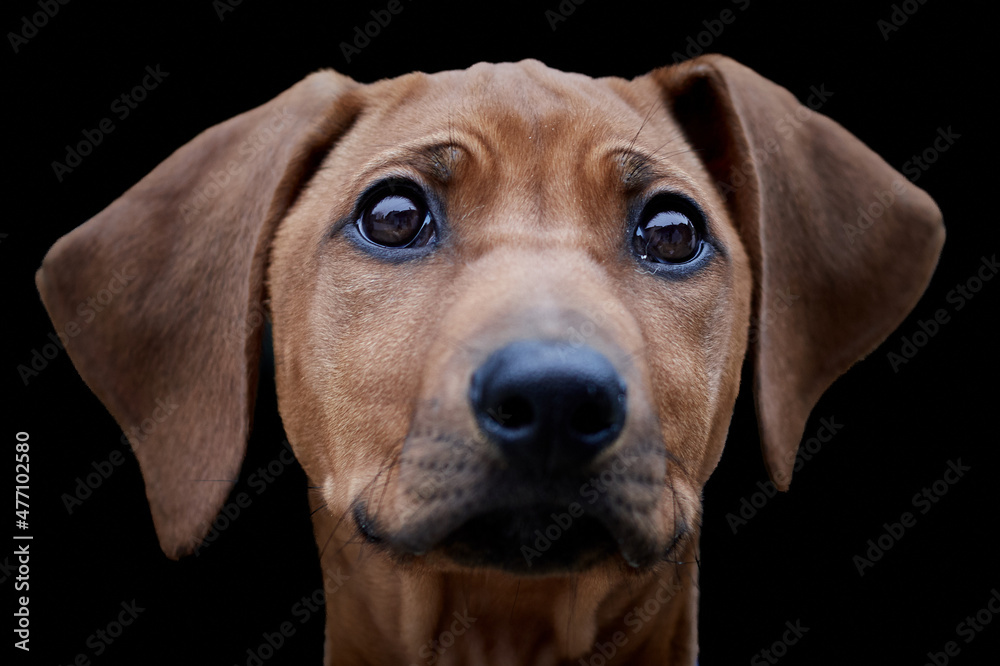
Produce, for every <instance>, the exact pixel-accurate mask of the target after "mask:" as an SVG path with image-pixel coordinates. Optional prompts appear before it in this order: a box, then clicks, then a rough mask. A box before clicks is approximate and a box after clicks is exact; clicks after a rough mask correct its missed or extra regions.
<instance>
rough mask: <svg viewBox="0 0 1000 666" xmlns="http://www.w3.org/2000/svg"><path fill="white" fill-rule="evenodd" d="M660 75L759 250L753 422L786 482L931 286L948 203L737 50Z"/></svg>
mask: <svg viewBox="0 0 1000 666" xmlns="http://www.w3.org/2000/svg"><path fill="white" fill-rule="evenodd" d="M651 76H652V77H653V78H654V79H655V80H656V81H657V83H658V84H659V85H660V86H661V87H662V89H663V91H664V93H665V101H666V103H667V105H668V107H669V108H670V110H671V111H672V113H673V114H674V115H675V117H676V118H677V120H678V121H679V122H680V124H681V125H682V127H683V128H684V132H685V134H686V135H687V138H688V140H689V141H690V142H691V143H692V144H693V147H694V148H695V149H697V150H698V151H699V155H700V156H701V159H702V160H703V162H704V164H705V166H706V167H707V169H708V171H709V172H710V174H711V175H712V177H713V178H714V179H715V181H716V185H717V187H718V189H719V190H720V192H721V193H722V195H723V196H724V197H725V198H726V204H727V207H728V209H729V212H730V214H731V216H732V218H733V220H734V222H735V224H736V225H737V227H738V230H739V233H740V236H741V238H742V240H743V243H744V245H745V246H746V249H747V252H748V253H749V255H750V260H751V263H752V266H753V272H754V282H755V284H754V309H753V311H754V319H753V320H752V325H751V328H750V344H751V349H750V353H751V354H752V358H753V363H754V396H755V400H756V405H757V421H758V424H759V428H760V435H761V446H762V448H763V453H764V459H765V462H766V464H767V469H768V472H769V473H770V476H771V479H772V480H773V481H774V483H775V485H776V486H777V487H778V488H780V489H782V490H787V488H788V484H789V482H790V481H791V475H792V467H793V465H794V462H795V453H796V451H797V449H798V445H799V440H800V439H801V438H802V432H803V430H804V429H805V424H806V420H807V419H808V417H809V412H810V411H811V410H812V408H813V406H814V405H815V404H816V402H817V401H818V400H819V397H820V395H821V394H822V393H823V391H825V390H826V388H827V387H828V386H829V385H830V384H831V383H832V382H833V380H834V379H836V378H837V377H838V376H840V375H841V374H843V373H844V372H845V371H846V370H847V369H848V368H849V367H850V366H851V365H852V364H853V363H855V362H856V361H857V360H859V359H861V358H863V357H864V356H865V355H867V354H868V353H870V352H871V351H872V350H874V349H875V347H876V346H878V344H879V343H880V342H881V341H882V340H884V339H885V338H886V336H888V335H889V333H891V332H892V330H893V329H895V328H896V326H898V325H899V324H900V322H901V321H902V320H903V318H904V317H905V316H906V314H907V313H908V312H909V311H910V310H911V309H912V308H913V307H914V306H915V305H916V303H917V300H918V299H919V298H920V295H921V294H922V293H923V291H924V289H925V288H926V286H927V283H928V281H929V280H930V276H931V273H933V271H934V266H935V265H936V263H937V258H938V254H939V253H940V251H941V246H942V244H943V242H944V226H943V225H942V222H941V212H940V211H939V210H938V208H937V206H936V205H935V204H934V201H933V200H932V199H931V198H930V197H929V196H928V195H927V193H926V192H924V191H923V190H921V189H919V188H917V187H914V186H913V185H912V184H911V183H910V182H909V181H908V180H907V179H906V178H904V177H903V176H902V175H901V174H900V173H899V172H897V171H896V170H895V169H893V168H892V167H891V166H889V165H888V164H886V162H885V161H884V160H882V158H880V157H879V156H878V155H876V154H875V153H874V152H872V151H871V150H870V149H869V148H868V147H867V146H865V145H864V144H863V143H862V142H861V141H859V140H858V139H857V138H856V137H855V136H853V135H852V134H850V133H849V132H847V131H846V130H845V129H844V128H843V127H841V126H840V125H838V124H837V123H835V122H834V121H832V120H830V119H829V118H827V117H826V116H823V115H821V114H819V113H815V112H814V111H812V110H810V109H809V108H807V107H806V106H803V105H801V104H799V102H798V101H796V99H795V97H794V96H792V94H791V93H789V92H788V91H787V90H785V89H784V88H782V87H780V86H778V85H776V84H774V83H772V82H771V81H768V80H767V79H764V78H763V77H761V76H760V75H758V74H757V73H755V72H754V71H752V70H750V69H748V68H747V67H744V66H743V65H740V64H738V63H736V62H735V61H733V60H730V59H729V58H725V57H723V56H718V55H710V56H704V57H701V58H697V59H695V60H692V61H689V62H686V63H682V64H680V65H677V66H674V67H668V68H663V69H659V70H656V71H655V72H653V73H652V74H651ZM818 102H819V100H818V99H814V100H813V103H814V104H815V103H818Z"/></svg>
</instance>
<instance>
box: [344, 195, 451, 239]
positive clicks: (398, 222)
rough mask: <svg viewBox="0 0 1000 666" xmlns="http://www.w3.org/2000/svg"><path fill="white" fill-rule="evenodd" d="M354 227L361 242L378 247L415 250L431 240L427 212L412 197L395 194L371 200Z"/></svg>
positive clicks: (420, 198) (431, 235) (421, 201)
mask: <svg viewBox="0 0 1000 666" xmlns="http://www.w3.org/2000/svg"><path fill="white" fill-rule="evenodd" d="M357 225H358V231H360V232H361V235H362V236H364V238H365V240H367V241H368V242H370V243H374V244H375V245H381V246H382V247H392V248H402V247H419V246H421V245H426V244H427V243H428V242H429V241H430V240H431V239H432V238H433V236H434V221H433V220H432V219H431V214H430V211H429V210H428V208H427V204H426V202H425V201H424V200H423V198H422V197H420V196H419V195H418V194H416V193H409V192H400V191H395V192H387V193H384V194H381V195H377V196H375V197H373V198H372V199H371V200H370V201H369V202H368V203H367V204H366V205H365V207H364V208H363V209H362V211H361V215H360V216H358V220H357Z"/></svg>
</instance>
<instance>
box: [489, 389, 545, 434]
mask: <svg viewBox="0 0 1000 666" xmlns="http://www.w3.org/2000/svg"><path fill="white" fill-rule="evenodd" d="M486 412H487V414H489V416H490V418H491V419H493V421H494V422H496V424H497V425H499V426H500V427H502V428H507V429H509V430H516V429H518V428H523V427H524V426H526V425H530V424H531V423H532V422H533V421H534V420H535V409H534V408H533V407H532V406H531V402H530V401H528V399H527V398H524V397H522V396H519V395H514V396H510V397H508V398H505V399H503V400H501V401H500V402H498V403H497V404H496V405H494V406H493V407H490V408H489V409H487V410H486Z"/></svg>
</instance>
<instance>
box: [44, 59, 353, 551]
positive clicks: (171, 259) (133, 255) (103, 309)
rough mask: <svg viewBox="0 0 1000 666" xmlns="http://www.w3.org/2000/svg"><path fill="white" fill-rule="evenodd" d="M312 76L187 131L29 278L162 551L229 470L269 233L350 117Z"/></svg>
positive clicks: (343, 91) (347, 94) (254, 357)
mask: <svg viewBox="0 0 1000 666" xmlns="http://www.w3.org/2000/svg"><path fill="white" fill-rule="evenodd" d="M357 86H358V84H357V83H355V82H354V81H352V80H351V79H349V78H347V77H345V76H341V75H340V74H337V73H336V72H332V71H322V72H318V73H316V74H313V75H311V76H309V77H308V78H306V79H304V80H303V81H301V82H299V83H298V84H296V85H295V86H294V87H292V88H290V89H289V90H287V91H285V92H284V93H282V94H281V95H279V96H278V97H276V98H275V99H273V100H272V101H270V102H268V103H267V104H264V105H263V106H260V107H258V108H256V109H253V110H251V111H248V112H246V113H244V114H241V115H239V116H236V117H235V118H232V119H230V120H228V121H226V122H223V123H221V124H219V125H216V126H215V127H212V128H211V129H209V130H206V131H205V132H203V133H201V134H200V135H198V136H197V137H195V138H194V139H193V140H192V141H191V142H189V143H188V144H186V145H184V146H183V147H181V148H180V149H179V150H177V151H176V152H175V153H174V154H172V155H171V156H170V157H168V158H167V159H166V160H164V161H163V162H162V163H161V164H160V165H159V166H157V167H156V169H154V170H153V171H152V172H151V173H150V174H149V175H147V176H146V177H145V178H143V179H142V180H141V181H139V182H138V183H137V184H136V185H135V186H133V187H132V188H131V189H130V190H128V191H127V192H126V193H125V194H124V195H122V196H121V197H120V198H119V199H117V200H116V201H115V202H114V203H112V204H111V205H110V206H108V207H107V208H106V209H105V210H104V211H102V212H101V213H99V214H98V215H96V216H95V217H93V218H92V219H91V220H89V221H88V222H87V223H86V224H84V225H82V226H80V227H78V228H76V229H74V230H73V231H71V232H70V233H68V234H67V235H65V236H64V237H62V238H60V239H59V240H58V241H57V242H56V244H55V245H53V246H52V248H51V249H50V250H49V252H48V254H46V256H45V259H44V260H43V262H42V267H41V269H39V271H38V273H37V275H36V277H35V281H36V284H37V285H38V290H39V292H41V295H42V300H43V301H44V303H45V307H46V309H47V310H48V312H49V316H50V317H51V318H52V321H53V323H54V324H55V327H56V331H57V332H58V333H59V335H60V337H61V338H63V341H64V344H65V346H66V350H67V351H68V352H69V356H70V358H71V359H72V361H73V364H74V365H75V366H76V368H77V370H78V371H79V373H80V375H81V376H82V377H83V379H84V381H85V382H86V383H87V385H88V386H89V387H90V388H91V390H93V392H94V393H95V394H96V395H97V397H98V398H100V400H101V401H102V402H103V403H104V404H105V406H106V407H107V408H108V410H109V411H110V412H111V414H112V415H113V416H114V417H115V420H117V421H118V424H119V425H120V426H121V427H122V429H123V430H125V432H126V433H127V434H128V435H129V440H130V442H131V444H132V446H133V449H134V450H135V454H136V457H137V458H138V460H139V465H140V467H141V469H142V475H143V478H144V480H145V484H146V496H147V497H148V499H149V504H150V509H151V512H152V516H153V522H154V524H155V526H156V531H157V534H158V536H159V539H160V546H161V547H162V548H163V551H164V553H166V554H167V555H168V556H170V557H172V558H177V557H180V556H181V555H184V554H186V553H189V552H191V550H192V549H193V548H194V546H195V545H196V544H197V543H199V542H200V541H201V539H202V538H203V537H204V535H205V534H206V533H207V531H208V528H209V526H210V523H211V521H212V520H213V519H214V518H215V516H216V514H217V512H218V511H219V509H220V508H221V506H222V504H223V502H224V501H225V500H226V497H227V495H228V493H229V491H230V489H231V488H232V486H233V481H234V480H235V479H236V477H237V476H238V474H239V469H240V464H241V462H242V459H243V455H244V452H245V449H246V440H247V436H248V434H249V428H250V416H251V414H252V412H253V402H254V398H255V393H256V387H257V361H258V356H259V354H260V346H261V333H262V326H261V324H262V323H263V317H264V310H263V305H262V304H263V302H264V274H265V263H266V261H267V257H268V251H269V246H270V241H271V236H272V233H273V231H274V230H275V228H276V226H277V224H278V222H279V221H280V219H281V218H282V216H283V215H284V213H285V211H286V210H287V209H288V207H289V206H290V205H291V203H292V202H293V200H294V198H295V196H296V195H297V193H298V192H299V190H300V188H301V187H302V185H303V184H304V182H305V181H306V180H307V179H308V178H309V176H311V174H312V172H313V170H314V169H315V167H316V165H317V164H318V163H319V160H320V159H321V158H322V156H323V153H324V152H325V151H326V150H328V149H329V147H330V146H331V145H332V143H333V141H334V140H335V139H336V137H337V136H338V135H340V134H341V133H343V132H344V131H346V129H347V128H348V127H349V125H350V123H351V122H352V121H353V118H354V116H355V114H356V113H357V107H358V104H357V100H356V97H357V96H356V95H354V94H352V91H353V90H355V89H356V88H357Z"/></svg>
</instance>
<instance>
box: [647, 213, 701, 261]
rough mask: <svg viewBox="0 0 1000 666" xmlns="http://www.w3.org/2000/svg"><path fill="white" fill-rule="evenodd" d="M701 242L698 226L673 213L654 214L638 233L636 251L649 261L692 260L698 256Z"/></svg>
mask: <svg viewBox="0 0 1000 666" xmlns="http://www.w3.org/2000/svg"><path fill="white" fill-rule="evenodd" d="M644 218H645V216H644ZM698 242H699V239H698V230H697V229H695V226H694V223H693V222H692V221H691V220H690V219H689V218H688V217H687V216H686V215H684V214H683V213H680V212H677V211H673V210H669V211H660V212H658V213H655V214H653V215H652V216H651V217H649V218H648V219H645V221H644V222H641V223H640V224H639V226H638V227H637V228H636V230H635V249H636V251H637V252H638V253H639V256H640V257H641V258H642V259H645V260H647V261H658V262H661V263H668V264H676V263H682V262H685V261H688V260H690V259H691V258H693V257H694V256H695V254H697V253H698Z"/></svg>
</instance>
